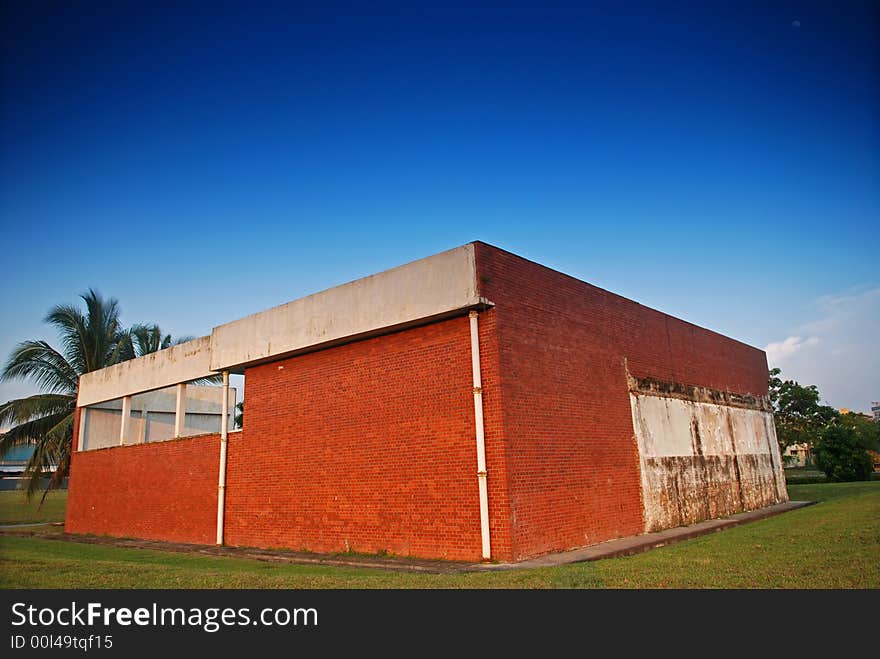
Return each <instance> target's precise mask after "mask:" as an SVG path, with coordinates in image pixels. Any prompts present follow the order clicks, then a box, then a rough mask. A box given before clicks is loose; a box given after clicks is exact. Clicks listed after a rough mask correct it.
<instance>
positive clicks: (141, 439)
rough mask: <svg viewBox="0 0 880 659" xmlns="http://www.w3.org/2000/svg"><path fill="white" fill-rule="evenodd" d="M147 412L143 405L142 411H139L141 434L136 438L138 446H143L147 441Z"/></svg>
mask: <svg viewBox="0 0 880 659" xmlns="http://www.w3.org/2000/svg"><path fill="white" fill-rule="evenodd" d="M148 417H149V412H147V406H146V405H144V409H142V410H141V433H140V437H139V438H138V443H139V444H145V443H146V441H147V423H148Z"/></svg>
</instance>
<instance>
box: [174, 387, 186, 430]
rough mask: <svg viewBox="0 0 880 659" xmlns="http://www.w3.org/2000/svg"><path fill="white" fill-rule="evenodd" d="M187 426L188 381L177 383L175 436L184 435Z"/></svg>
mask: <svg viewBox="0 0 880 659" xmlns="http://www.w3.org/2000/svg"><path fill="white" fill-rule="evenodd" d="M185 427H186V382H184V383H182V384H179V385H177V406H176V407H175V408H174V436H175V437H183V429H184V428H185Z"/></svg>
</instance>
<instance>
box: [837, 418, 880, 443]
mask: <svg viewBox="0 0 880 659" xmlns="http://www.w3.org/2000/svg"><path fill="white" fill-rule="evenodd" d="M838 423H840V425H842V426H846V427H848V428H852V430H853V432H854V433H855V434H856V441H857V442H858V443H859V446H861V447H862V448H863V449H865V450H867V451H877V452H880V423H877V422H876V421H874V420H873V419H871V418H869V417H866V416H865V415H864V414H858V413H855V412H847V413H846V414H841V415H840V419H839V420H838Z"/></svg>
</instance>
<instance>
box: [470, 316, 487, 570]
mask: <svg viewBox="0 0 880 659" xmlns="http://www.w3.org/2000/svg"><path fill="white" fill-rule="evenodd" d="M478 318H479V314H478V313H477V312H476V311H471V313H470V319H471V368H472V371H473V375H474V421H475V423H476V433H477V484H478V485H479V489H480V538H481V540H482V544H483V559H484V560H489V559H490V558H492V547H491V543H490V541H489V486H488V483H487V477H486V435H485V430H484V428H483V381H482V375H481V374H480V327H479V321H478Z"/></svg>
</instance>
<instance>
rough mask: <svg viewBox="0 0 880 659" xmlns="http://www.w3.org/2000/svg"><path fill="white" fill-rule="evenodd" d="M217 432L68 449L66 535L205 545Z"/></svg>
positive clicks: (211, 527)
mask: <svg viewBox="0 0 880 659" xmlns="http://www.w3.org/2000/svg"><path fill="white" fill-rule="evenodd" d="M219 442H220V437H219V435H200V436H198V437H188V438H185V439H176V440H172V441H168V442H156V443H153V444H140V445H135V446H118V447H113V448H104V449H98V450H95V451H83V452H74V453H73V456H72V459H71V464H70V486H69V490H68V494H67V518H66V522H65V527H64V528H65V530H66V531H67V532H68V533H91V534H94V535H110V536H117V537H132V538H147V539H149V540H170V541H174V542H193V543H200V544H213V543H214V541H215V539H216V521H217V470H218V467H219V465H220V457H219V452H220V446H219Z"/></svg>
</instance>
